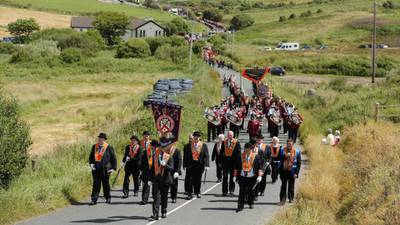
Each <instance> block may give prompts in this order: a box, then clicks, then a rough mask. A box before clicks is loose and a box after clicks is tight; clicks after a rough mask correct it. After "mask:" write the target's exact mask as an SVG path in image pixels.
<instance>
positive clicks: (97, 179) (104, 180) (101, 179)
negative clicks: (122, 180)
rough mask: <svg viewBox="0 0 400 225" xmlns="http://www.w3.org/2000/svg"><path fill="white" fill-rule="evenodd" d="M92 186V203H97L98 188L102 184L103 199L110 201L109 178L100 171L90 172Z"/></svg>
mask: <svg viewBox="0 0 400 225" xmlns="http://www.w3.org/2000/svg"><path fill="white" fill-rule="evenodd" d="M92 177H93V186H92V196H91V197H92V201H93V202H97V199H98V198H99V193H100V188H101V185H102V184H103V194H104V198H106V199H111V195H110V176H109V175H108V174H107V175H105V174H104V173H103V171H102V170H100V169H98V170H95V171H92Z"/></svg>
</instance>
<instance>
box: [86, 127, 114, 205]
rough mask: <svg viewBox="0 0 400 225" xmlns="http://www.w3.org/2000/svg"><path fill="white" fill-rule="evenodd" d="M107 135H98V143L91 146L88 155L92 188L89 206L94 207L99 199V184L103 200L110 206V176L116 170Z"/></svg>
mask: <svg viewBox="0 0 400 225" xmlns="http://www.w3.org/2000/svg"><path fill="white" fill-rule="evenodd" d="M106 140H107V135H106V134H105V133H100V134H99V136H98V142H97V143H96V144H94V145H93V146H92V150H91V152H90V155H89V165H90V168H91V169H92V176H93V186H92V195H91V198H92V201H91V202H90V205H96V204H97V199H98V198H99V193H100V188H101V184H103V193H104V198H105V199H106V203H107V204H111V195H110V174H111V173H112V172H114V171H115V170H116V168H117V160H116V157H115V154H114V150H113V148H112V147H111V145H109V144H107V143H106Z"/></svg>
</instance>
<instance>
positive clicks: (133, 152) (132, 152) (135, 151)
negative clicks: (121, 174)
mask: <svg viewBox="0 0 400 225" xmlns="http://www.w3.org/2000/svg"><path fill="white" fill-rule="evenodd" d="M133 147H134V146H133V145H132V144H130V145H129V156H130V157H131V159H132V158H134V157H135V156H136V154H138V150H139V145H136V148H135V149H133Z"/></svg>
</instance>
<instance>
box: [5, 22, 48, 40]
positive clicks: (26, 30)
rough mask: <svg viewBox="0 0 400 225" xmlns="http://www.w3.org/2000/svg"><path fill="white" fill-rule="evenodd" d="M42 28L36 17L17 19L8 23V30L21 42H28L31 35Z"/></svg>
mask: <svg viewBox="0 0 400 225" xmlns="http://www.w3.org/2000/svg"><path fill="white" fill-rule="evenodd" d="M39 29H40V26H39V24H38V23H37V22H36V20H35V19H33V18H30V19H17V20H16V21H15V22H12V23H9V24H8V31H9V32H10V33H11V34H12V35H14V36H15V37H16V39H17V41H18V42H19V43H24V42H26V41H27V40H28V39H29V37H30V35H31V34H32V33H33V32H34V31H37V30H39Z"/></svg>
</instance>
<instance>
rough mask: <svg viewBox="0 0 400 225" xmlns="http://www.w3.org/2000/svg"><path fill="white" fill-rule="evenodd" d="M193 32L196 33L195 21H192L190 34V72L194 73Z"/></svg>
mask: <svg viewBox="0 0 400 225" xmlns="http://www.w3.org/2000/svg"><path fill="white" fill-rule="evenodd" d="M193 31H194V21H192V32H191V33H190V38H189V40H190V50H189V71H190V73H192V54H193Z"/></svg>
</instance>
